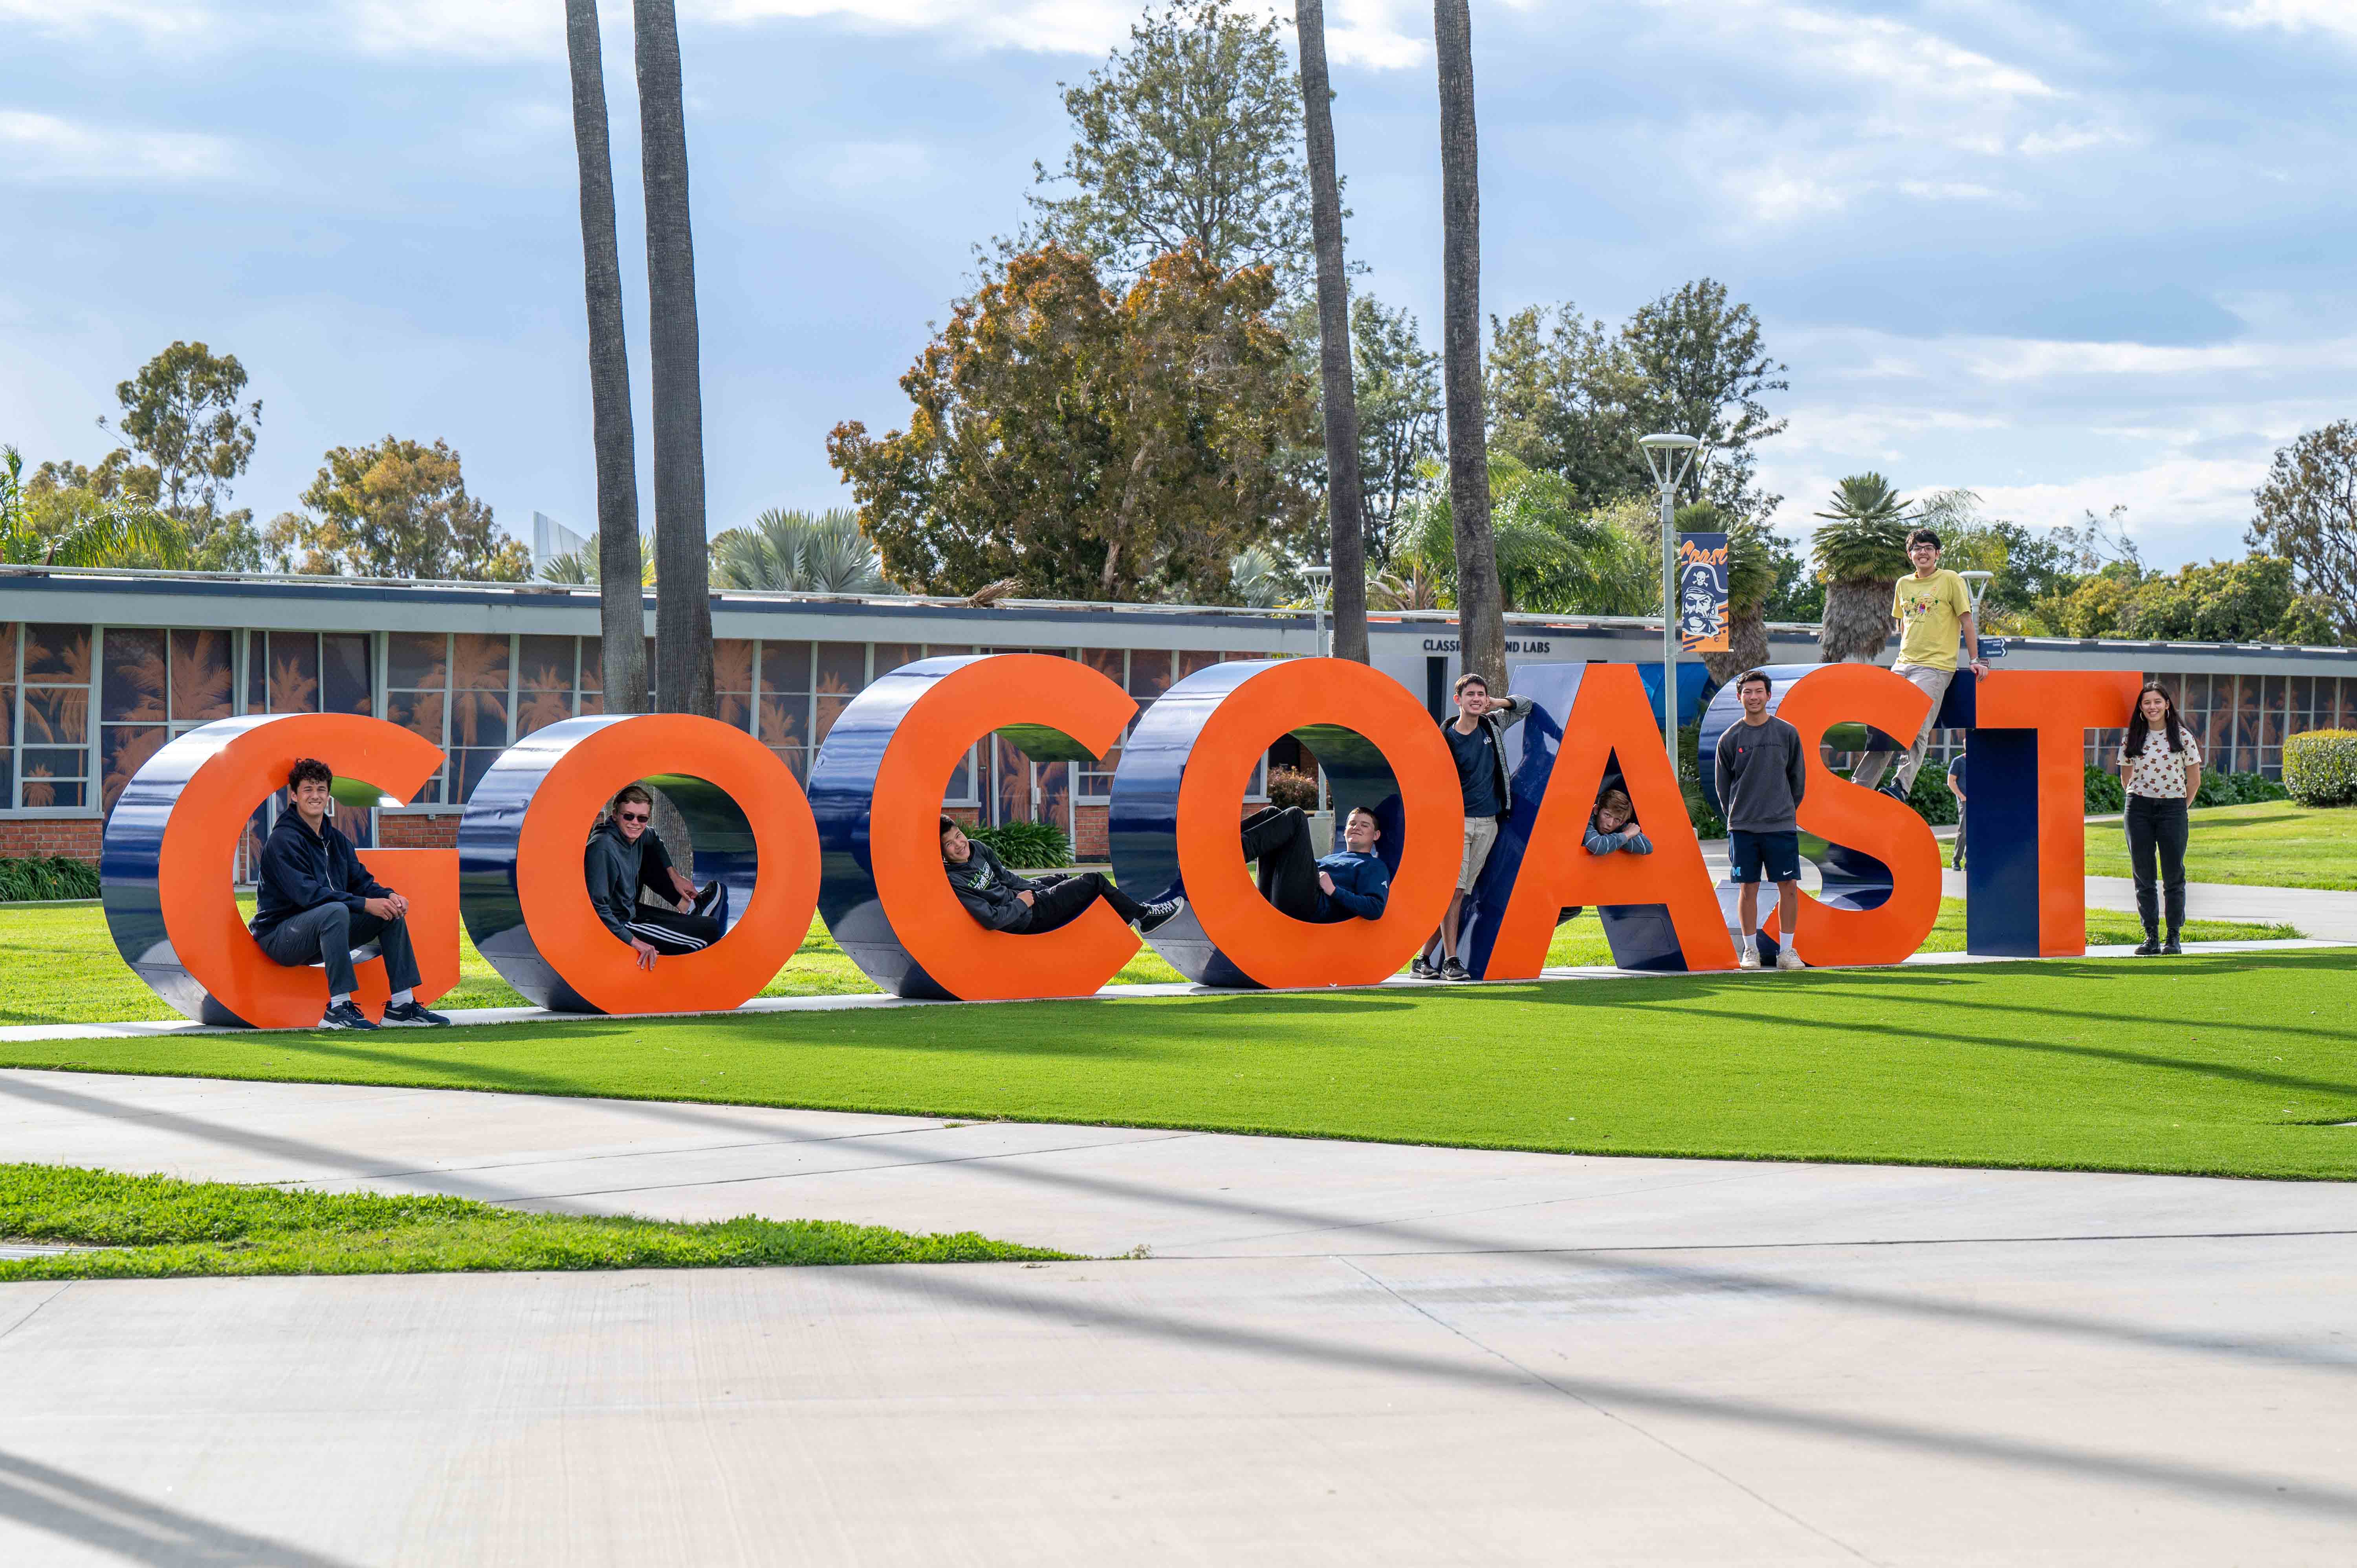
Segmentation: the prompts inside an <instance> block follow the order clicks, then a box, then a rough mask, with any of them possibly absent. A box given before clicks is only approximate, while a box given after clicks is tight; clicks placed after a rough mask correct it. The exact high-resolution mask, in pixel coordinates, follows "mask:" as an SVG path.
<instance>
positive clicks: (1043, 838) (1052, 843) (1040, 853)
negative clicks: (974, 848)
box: [965, 822, 1072, 871]
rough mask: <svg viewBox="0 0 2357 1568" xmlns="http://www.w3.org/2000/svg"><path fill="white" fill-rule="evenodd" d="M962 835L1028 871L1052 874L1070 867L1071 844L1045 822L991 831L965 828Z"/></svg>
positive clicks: (1006, 826) (1015, 825) (1028, 823)
mask: <svg viewBox="0 0 2357 1568" xmlns="http://www.w3.org/2000/svg"><path fill="white" fill-rule="evenodd" d="M965 836H966V837H968V838H970V839H972V840H974V842H975V843H986V844H988V845H989V846H990V847H991V849H992V850H993V851H994V852H996V854H997V856H998V858H999V859H1001V860H1003V861H1005V862H1006V864H1007V865H1011V866H1016V867H1018V868H1021V869H1024V870H1030V871H1052V870H1054V869H1055V868H1056V867H1058V866H1060V865H1071V864H1072V845H1071V840H1069V839H1067V838H1065V837H1064V835H1063V834H1062V833H1061V832H1059V831H1058V830H1057V829H1055V828H1053V827H1051V826H1049V824H1048V823H1046V822H1006V823H1003V824H1001V825H1000V826H998V827H995V828H978V827H969V828H967V829H966V830H965Z"/></svg>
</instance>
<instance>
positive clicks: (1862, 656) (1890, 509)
mask: <svg viewBox="0 0 2357 1568" xmlns="http://www.w3.org/2000/svg"><path fill="white" fill-rule="evenodd" d="M1826 504H1827V510H1824V511H1821V512H1818V513H1817V514H1816V515H1817V516H1818V517H1820V518H1823V519H1824V525H1823V526H1822V527H1820V528H1819V529H1818V530H1817V532H1816V534H1815V536H1814V538H1813V540H1812V542H1811V553H1812V554H1813V556H1814V558H1815V561H1816V566H1817V577H1818V579H1819V580H1820V581H1822V582H1823V583H1824V585H1825V618H1824V629H1823V630H1822V631H1820V632H1819V633H1818V634H1817V648H1818V657H1819V658H1821V659H1822V660H1824V662H1826V663H1828V664H1839V663H1844V662H1846V661H1852V660H1855V661H1859V662H1871V661H1872V660H1874V659H1876V658H1877V657H1878V656H1879V655H1880V654H1881V652H1882V650H1883V648H1884V646H1885V645H1886V644H1888V643H1889V640H1890V595H1891V590H1892V588H1893V587H1894V586H1896V585H1897V584H1898V581H1899V578H1900V574H1902V573H1906V572H1911V571H1913V570H1914V566H1913V564H1911V563H1910V562H1909V560H1908V559H1907V531H1908V530H1909V529H1910V528H1912V527H1913V526H1914V525H1915V513H1914V510H1913V509H1912V508H1910V506H1909V505H1908V504H1907V499H1906V498H1905V497H1903V496H1901V495H1900V493H1899V492H1898V491H1896V490H1894V489H1891V488H1890V481H1889V480H1888V479H1886V478H1883V477H1882V476H1881V475H1880V474H1873V473H1867V474H1852V475H1850V476H1849V477H1848V478H1846V479H1844V480H1842V481H1841V482H1840V483H1839V484H1838V485H1835V487H1834V493H1833V498H1832V499H1831V500H1830V501H1829V502H1827V503H1826Z"/></svg>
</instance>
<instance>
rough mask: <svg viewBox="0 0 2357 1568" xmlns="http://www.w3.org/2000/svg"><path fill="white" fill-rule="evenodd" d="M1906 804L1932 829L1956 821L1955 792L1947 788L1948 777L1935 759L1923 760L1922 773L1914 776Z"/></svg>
mask: <svg viewBox="0 0 2357 1568" xmlns="http://www.w3.org/2000/svg"><path fill="white" fill-rule="evenodd" d="M1907 803H1908V804H1909V805H1910V806H1912V807H1914V808H1915V814H1916V815H1917V816H1919V817H1921V818H1922V819H1923V820H1924V821H1925V822H1929V823H1931V824H1932V826H1933V827H1942V826H1944V825H1946V824H1947V823H1950V822H1954V821H1955V820H1956V795H1955V791H1954V790H1953V789H1949V788H1948V776H1947V774H1946V773H1945V772H1944V771H1943V770H1942V769H1941V767H1940V764H1939V762H1938V761H1937V760H1936V759H1932V758H1927V759H1925V761H1924V763H1923V771H1921V773H1918V774H1917V775H1915V783H1914V787H1913V788H1911V789H1909V790H1908V791H1907Z"/></svg>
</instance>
